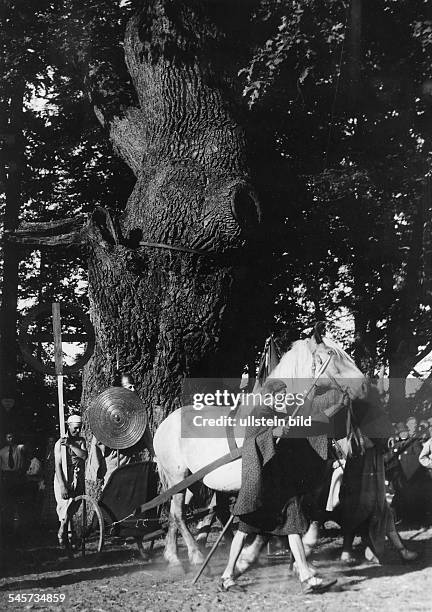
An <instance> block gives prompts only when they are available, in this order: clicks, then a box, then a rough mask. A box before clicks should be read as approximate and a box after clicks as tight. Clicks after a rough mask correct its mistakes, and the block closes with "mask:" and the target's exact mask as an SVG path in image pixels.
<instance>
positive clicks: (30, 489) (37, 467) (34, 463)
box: [25, 448, 44, 527]
mask: <svg viewBox="0 0 432 612" xmlns="http://www.w3.org/2000/svg"><path fill="white" fill-rule="evenodd" d="M28 456H29V457H30V464H29V467H28V469H27V471H26V473H25V480H26V487H25V488H26V515H27V525H28V526H29V527H31V526H37V525H38V524H39V519H40V515H41V510H42V491H43V487H44V484H43V478H44V477H43V469H42V461H41V459H40V450H39V449H38V448H33V449H31V452H29V455H28Z"/></svg>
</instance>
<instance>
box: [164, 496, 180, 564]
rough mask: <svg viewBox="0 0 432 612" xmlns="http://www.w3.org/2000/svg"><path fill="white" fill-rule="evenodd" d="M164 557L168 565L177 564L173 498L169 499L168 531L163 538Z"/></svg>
mask: <svg viewBox="0 0 432 612" xmlns="http://www.w3.org/2000/svg"><path fill="white" fill-rule="evenodd" d="M164 558H165V559H166V561H168V563H169V564H170V565H179V564H180V560H179V558H178V556H177V521H176V519H175V516H174V498H173V499H172V500H171V506H170V516H169V523H168V531H167V535H166V538H165V550H164Z"/></svg>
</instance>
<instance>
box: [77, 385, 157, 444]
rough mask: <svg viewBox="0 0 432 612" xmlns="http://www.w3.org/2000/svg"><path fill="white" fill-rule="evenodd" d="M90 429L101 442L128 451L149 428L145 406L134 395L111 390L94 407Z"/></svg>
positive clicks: (106, 391) (127, 390) (130, 392)
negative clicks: (147, 427)
mask: <svg viewBox="0 0 432 612" xmlns="http://www.w3.org/2000/svg"><path fill="white" fill-rule="evenodd" d="M88 418H89V424H90V429H91V431H92V433H93V435H94V436H95V437H96V439H97V440H98V441H99V442H102V444H105V445H106V446H109V447H110V448H115V449H119V450H120V449H124V448H129V447H131V446H133V445H134V444H136V443H137V442H139V440H141V438H142V436H143V435H144V432H145V429H146V426H147V413H146V409H145V406H144V404H143V403H142V401H141V400H140V398H139V397H138V395H137V394H136V393H134V392H133V391H129V389H124V388H123V387H110V388H109V389H106V390H105V391H103V392H102V393H101V394H100V395H98V396H97V398H96V399H95V400H94V401H93V402H92V403H91V405H90V407H89V410H88Z"/></svg>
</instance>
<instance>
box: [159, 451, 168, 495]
mask: <svg viewBox="0 0 432 612" xmlns="http://www.w3.org/2000/svg"><path fill="white" fill-rule="evenodd" d="M156 468H157V472H158V474H159V480H160V483H161V485H162V491H166V490H167V489H169V487H170V483H169V478H168V474H167V473H166V471H165V469H164V467H163V465H162V464H161V462H160V461H159V459H157V458H156Z"/></svg>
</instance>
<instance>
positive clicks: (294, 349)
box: [268, 336, 355, 391]
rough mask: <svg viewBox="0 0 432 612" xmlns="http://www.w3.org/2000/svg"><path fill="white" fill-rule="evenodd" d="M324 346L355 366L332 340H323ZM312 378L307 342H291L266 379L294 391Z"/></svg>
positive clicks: (311, 356) (311, 363)
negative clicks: (288, 384)
mask: <svg viewBox="0 0 432 612" xmlns="http://www.w3.org/2000/svg"><path fill="white" fill-rule="evenodd" d="M323 342H324V344H325V345H326V346H327V347H328V348H331V349H332V350H333V351H334V352H335V353H336V355H337V357H338V358H339V359H342V360H344V361H348V362H349V363H351V364H352V365H354V366H355V363H354V360H353V359H352V358H351V357H350V356H349V355H348V353H346V352H345V351H344V350H343V348H341V346H340V345H339V344H337V342H335V341H334V340H333V339H332V338H329V337H327V336H326V337H325V338H323ZM312 377H313V355H312V351H311V349H310V345H309V340H308V339H306V340H297V341H296V342H293V343H292V345H291V347H290V349H289V350H288V351H287V352H286V353H284V355H282V357H281V360H280V361H279V363H278V365H277V366H276V367H275V368H273V370H272V371H271V372H270V374H269V376H268V378H280V379H283V380H284V381H285V382H286V383H288V382H289V383H290V386H291V389H292V390H293V391H295V390H296V388H297V386H299V385H300V386H302V385H303V383H302V380H303V381H304V380H305V379H309V378H312Z"/></svg>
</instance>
